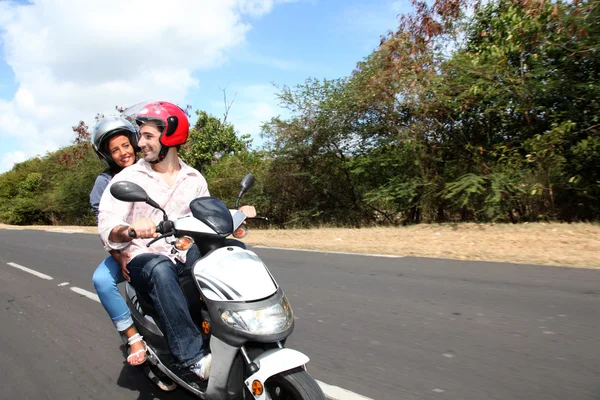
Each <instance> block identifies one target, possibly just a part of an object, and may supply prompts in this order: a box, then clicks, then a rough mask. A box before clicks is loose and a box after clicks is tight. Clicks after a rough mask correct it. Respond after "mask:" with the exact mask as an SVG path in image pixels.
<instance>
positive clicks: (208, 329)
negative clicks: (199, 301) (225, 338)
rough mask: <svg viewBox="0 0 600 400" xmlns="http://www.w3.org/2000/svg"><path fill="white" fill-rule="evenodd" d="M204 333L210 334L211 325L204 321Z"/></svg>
mask: <svg viewBox="0 0 600 400" xmlns="http://www.w3.org/2000/svg"><path fill="white" fill-rule="evenodd" d="M202 332H204V334H205V335H209V334H210V324H209V323H208V322H207V321H202Z"/></svg>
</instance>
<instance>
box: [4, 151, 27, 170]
mask: <svg viewBox="0 0 600 400" xmlns="http://www.w3.org/2000/svg"><path fill="white" fill-rule="evenodd" d="M26 159H27V157H25V153H24V152H22V151H14V152H10V153H4V154H3V155H2V162H1V163H0V169H1V170H2V171H7V170H9V169H11V168H12V166H13V165H14V164H16V163H20V162H22V161H25V160H26Z"/></svg>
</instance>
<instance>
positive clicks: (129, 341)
mask: <svg viewBox="0 0 600 400" xmlns="http://www.w3.org/2000/svg"><path fill="white" fill-rule="evenodd" d="M143 339H144V337H143V336H142V335H140V334H139V333H136V334H135V335H133V336H131V337H130V338H128V339H127V344H129V347H131V345H132V344H134V343H137V342H142V345H143V348H142V349H141V350H138V351H136V352H135V353H131V354H129V355H128V356H127V363H129V365H131V366H132V367H137V366H138V365H142V364H143V363H145V362H146V342H144V340H143ZM142 353H144V358H143V359H142V361H139V362H137V363H136V362H134V361H133V360H135V359H136V358H138V356H139V355H140V354H142ZM129 360H131V361H129Z"/></svg>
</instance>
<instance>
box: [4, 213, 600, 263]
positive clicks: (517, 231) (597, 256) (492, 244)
mask: <svg viewBox="0 0 600 400" xmlns="http://www.w3.org/2000/svg"><path fill="white" fill-rule="evenodd" d="M0 229H39V230H46V231H62V232H64V231H68V232H77V233H90V234H97V229H96V227H82V226H13V225H2V224H0ZM243 240H244V242H246V243H247V244H249V245H262V246H271V247H285V248H300V249H313V250H326V251H341V252H356V253H368V254H391V255H401V256H417V257H437V258H450V259H458V260H481V261H501V262H512V263H525V264H539V265H557V266H568V267H579V268H595V269H600V225H597V224H585V223H578V224H558V223H550V224H548V223H535V224H521V225H509V224H441V225H417V226H410V227H401V228H363V229H339V228H320V229H290V230H279V229H267V230H259V229H252V226H250V231H249V234H248V236H247V237H246V238H244V239H243Z"/></svg>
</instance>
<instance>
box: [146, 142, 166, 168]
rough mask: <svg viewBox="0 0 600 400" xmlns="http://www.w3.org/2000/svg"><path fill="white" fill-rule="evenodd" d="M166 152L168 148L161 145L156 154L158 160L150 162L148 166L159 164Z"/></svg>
mask: <svg viewBox="0 0 600 400" xmlns="http://www.w3.org/2000/svg"><path fill="white" fill-rule="evenodd" d="M168 152H169V146H165V145H161V147H160V151H159V152H158V158H157V159H156V160H154V161H150V164H158V163H159V162H161V161H162V160H164V159H165V157H166V156H167V153H168Z"/></svg>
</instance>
